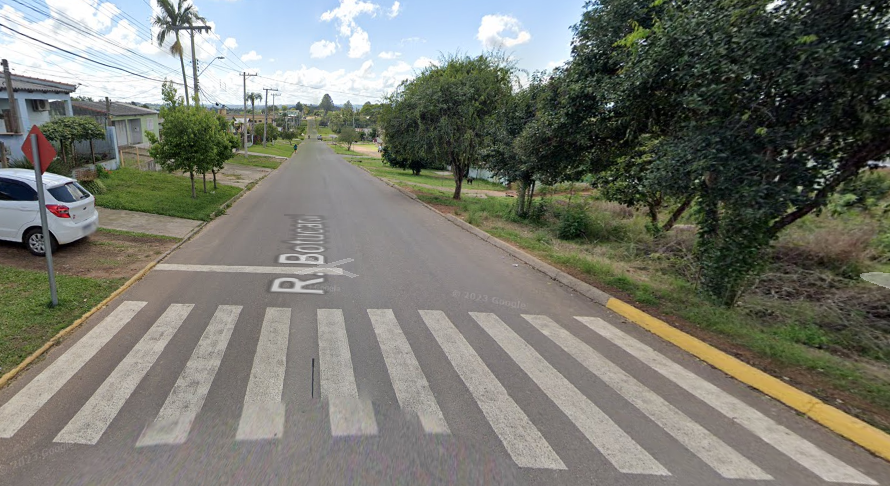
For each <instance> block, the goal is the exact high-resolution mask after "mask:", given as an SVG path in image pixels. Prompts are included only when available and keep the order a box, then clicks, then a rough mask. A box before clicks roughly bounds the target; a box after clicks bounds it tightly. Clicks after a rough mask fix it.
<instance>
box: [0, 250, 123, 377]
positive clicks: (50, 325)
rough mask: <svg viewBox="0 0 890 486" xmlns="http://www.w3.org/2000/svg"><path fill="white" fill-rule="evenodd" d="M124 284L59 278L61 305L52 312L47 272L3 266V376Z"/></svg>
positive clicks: (0, 330)
mask: <svg viewBox="0 0 890 486" xmlns="http://www.w3.org/2000/svg"><path fill="white" fill-rule="evenodd" d="M124 281H125V280H124V279H92V278H85V277H71V276H67V275H59V274H57V275H56V285H57V288H58V291H59V305H58V306H57V307H55V308H51V307H49V279H48V278H47V276H46V272H37V271H33V270H19V269H16V268H11V267H6V266H0V308H2V309H3V312H0V368H2V369H0V374H3V373H6V372H7V371H10V370H11V369H12V368H14V367H15V366H16V365H18V364H19V363H21V362H22V361H23V360H24V359H25V358H26V357H28V355H30V354H31V353H33V352H34V351H36V350H37V349H38V348H40V347H41V346H43V344H44V343H45V342H46V341H48V340H49V339H50V338H51V337H52V336H54V335H55V334H56V333H57V332H59V331H61V330H62V329H64V328H66V327H68V325H70V324H71V323H72V322H74V321H75V320H76V319H78V318H80V316H82V315H83V314H84V313H86V312H87V311H88V310H90V309H92V308H93V307H94V306H95V305H96V304H98V303H99V302H101V301H102V300H103V299H104V298H106V297H108V296H109V295H110V294H111V293H112V292H114V291H115V290H116V289H117V288H118V287H120V286H121V285H122V284H123V283H124Z"/></svg>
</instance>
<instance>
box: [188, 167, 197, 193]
mask: <svg viewBox="0 0 890 486" xmlns="http://www.w3.org/2000/svg"><path fill="white" fill-rule="evenodd" d="M189 178H190V179H191V180H192V199H198V193H197V192H195V171H192V170H190V171H189Z"/></svg>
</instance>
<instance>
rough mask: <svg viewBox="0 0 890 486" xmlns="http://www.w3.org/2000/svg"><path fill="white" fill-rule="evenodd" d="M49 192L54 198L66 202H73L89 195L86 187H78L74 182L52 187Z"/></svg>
mask: <svg viewBox="0 0 890 486" xmlns="http://www.w3.org/2000/svg"><path fill="white" fill-rule="evenodd" d="M49 193H50V194H52V196H53V197H54V198H56V201H59V202H66V203H73V202H75V201H79V200H81V199H86V198H88V197H90V193H89V192H87V190H86V189H84V188H82V187H80V184H78V183H76V182H69V183H67V184H65V185H62V186H58V187H53V188H52V189H50V190H49Z"/></svg>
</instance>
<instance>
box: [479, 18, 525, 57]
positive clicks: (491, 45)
mask: <svg viewBox="0 0 890 486" xmlns="http://www.w3.org/2000/svg"><path fill="white" fill-rule="evenodd" d="M502 34H508V35H512V37H508V36H505V35H502ZM476 38H477V39H479V41H480V42H482V47H484V48H486V49H498V48H502V47H513V46H517V45H519V44H525V43H526V42H528V41H530V40H531V38H532V36H531V34H530V33H529V32H528V31H527V30H522V24H520V23H519V21H518V20H516V18H515V17H511V16H509V15H486V16H484V17H482V23H481V24H480V25H479V32H478V33H477V34H476Z"/></svg>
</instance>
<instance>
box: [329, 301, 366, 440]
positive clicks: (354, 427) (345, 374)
mask: <svg viewBox="0 0 890 486" xmlns="http://www.w3.org/2000/svg"><path fill="white" fill-rule="evenodd" d="M318 361H319V366H320V368H321V373H320V374H321V396H322V398H324V399H327V401H328V415H329V416H330V423H331V434H332V435H333V436H334V437H340V436H350V435H376V434H377V419H376V418H375V417H374V408H373V407H372V405H371V402H369V401H367V400H362V399H360V398H359V396H358V388H357V387H356V385H355V372H354V371H353V369H352V355H351V353H350V352H349V340H348V339H347V337H346V321H345V319H344V318H343V311H342V310H340V309H318Z"/></svg>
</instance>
